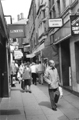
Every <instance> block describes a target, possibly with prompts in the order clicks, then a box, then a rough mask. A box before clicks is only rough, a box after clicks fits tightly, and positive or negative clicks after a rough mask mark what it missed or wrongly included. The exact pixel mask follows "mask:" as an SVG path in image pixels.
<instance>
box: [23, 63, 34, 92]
mask: <svg viewBox="0 0 79 120" xmlns="http://www.w3.org/2000/svg"><path fill="white" fill-rule="evenodd" d="M22 79H23V80H24V88H25V91H26V92H29V93H31V92H32V91H31V80H32V77H31V69H30V63H29V62H27V63H26V64H25V68H24V72H23V76H22ZM28 87H29V89H28Z"/></svg>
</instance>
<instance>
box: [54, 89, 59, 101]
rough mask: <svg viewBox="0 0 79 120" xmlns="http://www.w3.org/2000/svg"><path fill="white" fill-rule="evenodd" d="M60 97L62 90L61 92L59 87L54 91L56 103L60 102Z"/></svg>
mask: <svg viewBox="0 0 79 120" xmlns="http://www.w3.org/2000/svg"><path fill="white" fill-rule="evenodd" d="M59 97H60V92H59V90H58V89H57V90H56V91H55V92H54V101H55V103H58V100H59Z"/></svg>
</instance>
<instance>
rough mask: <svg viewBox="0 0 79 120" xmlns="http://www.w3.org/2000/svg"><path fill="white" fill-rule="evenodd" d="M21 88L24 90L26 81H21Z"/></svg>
mask: <svg viewBox="0 0 79 120" xmlns="http://www.w3.org/2000/svg"><path fill="white" fill-rule="evenodd" d="M21 88H22V89H23V90H24V80H22V81H21Z"/></svg>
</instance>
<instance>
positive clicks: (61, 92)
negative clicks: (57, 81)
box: [59, 86, 63, 97]
mask: <svg viewBox="0 0 79 120" xmlns="http://www.w3.org/2000/svg"><path fill="white" fill-rule="evenodd" d="M59 92H60V97H62V96H63V89H62V87H61V86H59Z"/></svg>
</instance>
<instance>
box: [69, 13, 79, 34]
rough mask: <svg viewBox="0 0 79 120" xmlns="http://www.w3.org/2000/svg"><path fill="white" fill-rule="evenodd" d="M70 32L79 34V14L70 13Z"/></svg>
mask: <svg viewBox="0 0 79 120" xmlns="http://www.w3.org/2000/svg"><path fill="white" fill-rule="evenodd" d="M70 20H71V34H72V35H77V34H79V15H71V16H70Z"/></svg>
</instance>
